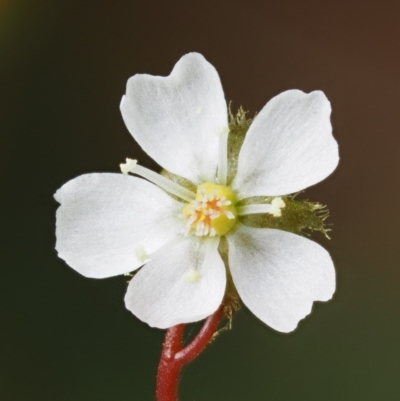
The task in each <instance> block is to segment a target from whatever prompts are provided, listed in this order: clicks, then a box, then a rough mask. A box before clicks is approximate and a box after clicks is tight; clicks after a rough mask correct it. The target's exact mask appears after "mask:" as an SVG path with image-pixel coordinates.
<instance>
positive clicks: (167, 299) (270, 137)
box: [55, 53, 339, 332]
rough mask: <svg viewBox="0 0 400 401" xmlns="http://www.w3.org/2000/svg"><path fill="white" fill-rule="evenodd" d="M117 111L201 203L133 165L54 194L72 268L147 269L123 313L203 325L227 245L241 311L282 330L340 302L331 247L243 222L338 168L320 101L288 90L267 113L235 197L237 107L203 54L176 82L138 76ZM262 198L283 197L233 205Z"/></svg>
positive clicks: (221, 281)
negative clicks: (231, 149) (221, 248)
mask: <svg viewBox="0 0 400 401" xmlns="http://www.w3.org/2000/svg"><path fill="white" fill-rule="evenodd" d="M121 111H122V115H123V118H124V121H125V123H126V125H127V127H128V129H129V131H130V132H131V134H132V136H133V137H134V139H135V140H136V141H137V142H138V143H139V144H140V146H141V147H142V148H143V149H144V150H145V151H146V152H147V153H148V154H149V155H150V156H151V157H152V158H153V159H154V160H155V161H156V162H157V163H158V164H160V165H161V166H162V167H163V168H164V169H166V170H167V171H169V172H171V173H173V174H175V175H178V176H180V177H183V178H185V179H187V180H189V181H191V182H192V183H194V184H195V185H196V186H197V193H194V192H192V191H191V190H189V189H187V188H185V187H183V186H181V185H179V184H177V183H175V182H172V181H170V180H168V179H167V178H165V177H163V176H161V175H159V174H157V173H155V172H152V171H150V170H147V169H146V168H144V167H142V166H139V165H138V164H137V163H136V161H132V160H128V161H127V163H126V164H124V165H121V170H122V171H123V172H124V173H125V175H124V174H87V175H83V176H80V177H78V178H76V179H74V180H72V181H70V182H68V183H67V184H65V185H64V186H63V187H62V188H60V189H59V190H58V191H57V193H56V194H55V198H56V200H57V201H58V202H59V203H60V204H61V206H60V207H59V209H58V211H57V229H56V234H57V245H56V248H57V250H58V253H59V256H60V257H61V258H63V259H64V260H65V261H66V262H67V263H68V264H69V265H70V266H71V267H72V268H73V269H75V270H76V271H78V272H79V273H81V274H83V275H84V276H87V277H95V278H102V277H110V276H115V275H118V274H123V273H127V272H131V271H134V270H136V269H139V268H140V267H141V266H143V265H144V267H143V268H142V269H140V271H138V272H137V274H136V275H135V276H134V278H133V279H132V280H131V282H130V284H129V287H128V291H127V294H126V297H125V303H126V307H127V308H128V309H129V310H130V311H132V313H134V314H135V315H136V316H137V317H138V318H139V319H141V320H143V321H145V322H147V323H148V324H149V325H151V326H155V327H159V328H167V327H171V326H173V325H176V324H178V323H187V322H194V321H197V320H200V319H203V318H205V317H207V316H209V315H211V314H212V313H213V312H214V311H215V310H216V309H217V308H218V306H219V305H220V304H221V301H222V299H223V297H224V293H225V287H226V270H225V269H226V268H225V265H224V263H223V261H222V259H221V256H220V254H219V252H218V244H219V241H220V238H221V236H226V240H227V243H228V246H229V252H228V259H229V269H230V272H231V275H232V278H233V281H234V284H235V286H236V289H237V291H238V293H239V295H240V297H241V299H242V301H243V302H244V304H245V305H247V307H248V308H249V309H250V310H251V311H252V312H253V313H254V314H255V315H256V316H257V317H258V318H260V319H261V320H262V321H263V322H265V323H266V324H268V325H269V326H271V327H272V328H274V329H276V330H279V331H282V332H289V331H292V330H294V329H295V327H296V326H297V324H298V322H299V320H300V319H302V318H304V317H305V316H306V315H307V314H309V313H310V311H311V308H312V303H313V301H317V300H318V301H326V300H328V299H330V298H331V297H332V294H333V292H334V290H335V272H334V267H333V263H332V260H331V258H330V256H329V254H328V253H327V252H326V251H325V250H324V249H323V248H322V247H321V246H319V245H318V244H316V243H315V242H312V241H310V240H308V239H306V238H304V237H302V236H299V235H295V234H292V233H289V232H285V231H281V230H276V229H268V228H253V227H248V226H245V225H243V224H242V223H240V222H239V221H238V216H240V215H245V214H251V213H271V214H273V215H274V216H276V217H275V218H280V217H279V216H280V214H281V209H282V208H283V207H284V206H285V202H284V201H283V200H282V199H281V198H279V197H280V196H283V195H287V194H291V193H294V192H297V191H299V190H302V189H304V188H307V187H309V186H311V185H313V184H316V183H317V182H319V181H321V180H323V179H324V178H326V177H327V176H328V175H329V174H331V172H332V171H333V170H334V169H335V167H336V165H337V163H338V160H339V157H338V148H337V143H336V141H335V140H334V138H333V136H332V128H331V124H330V112H331V108H330V103H329V101H328V100H327V98H326V97H325V95H324V94H323V93H322V92H319V91H316V92H312V93H310V94H305V93H303V92H301V91H298V90H289V91H286V92H283V93H281V94H280V95H278V96H276V97H275V98H273V99H272V100H270V101H269V102H268V103H267V104H266V106H265V107H264V108H263V109H262V110H261V112H260V113H259V114H258V115H257V117H256V118H255V119H254V122H253V123H252V125H251V126H250V129H249V131H248V133H247V135H246V138H245V141H244V143H243V146H242V148H241V150H240V154H239V159H238V170H237V174H236V177H235V178H234V180H233V182H232V183H230V185H229V187H228V186H227V182H226V181H227V166H228V161H227V138H228V131H229V128H228V117H227V105H226V101H225V98H224V93H223V90H222V86H221V83H220V79H219V76H218V74H217V72H216V70H215V69H214V67H213V66H212V65H211V64H209V63H208V62H207V61H206V60H205V59H204V58H203V56H201V55H200V54H196V53H190V54H187V55H185V56H183V57H182V58H181V59H180V60H179V61H178V63H177V64H176V65H175V67H174V69H173V71H172V73H171V75H170V76H168V77H157V76H150V75H135V76H134V77H132V78H131V79H129V81H128V85H127V92H126V96H124V97H123V99H122V102H121ZM128 172H131V173H133V174H136V175H139V176H142V177H144V178H146V179H142V178H138V177H133V176H129V175H126V174H127V173H128ZM155 184H156V185H155ZM169 194H172V195H173V196H170V195H169ZM258 195H263V196H273V197H278V198H275V199H274V201H273V202H272V204H271V205H246V206H242V207H238V208H236V207H235V204H236V202H237V201H239V200H241V199H244V198H249V197H253V196H258ZM177 199H179V200H180V201H179V200H177Z"/></svg>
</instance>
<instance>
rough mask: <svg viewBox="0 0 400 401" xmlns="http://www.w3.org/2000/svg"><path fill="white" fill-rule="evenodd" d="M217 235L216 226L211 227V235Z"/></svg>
mask: <svg viewBox="0 0 400 401" xmlns="http://www.w3.org/2000/svg"><path fill="white" fill-rule="evenodd" d="M216 235H217V232H216V231H215V228H214V227H211V229H210V236H211V237H215V236H216Z"/></svg>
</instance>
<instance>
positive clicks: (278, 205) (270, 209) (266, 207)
mask: <svg viewBox="0 0 400 401" xmlns="http://www.w3.org/2000/svg"><path fill="white" fill-rule="evenodd" d="M285 206H286V204H285V202H284V200H283V199H282V198H281V197H280V196H278V197H276V198H274V199H273V200H272V202H271V203H270V204H262V205H245V206H239V207H237V208H236V211H237V213H238V215H239V216H245V215H246V214H258V213H269V214H272V215H273V216H274V217H280V216H281V215H282V212H281V209H283V208H284V207H285Z"/></svg>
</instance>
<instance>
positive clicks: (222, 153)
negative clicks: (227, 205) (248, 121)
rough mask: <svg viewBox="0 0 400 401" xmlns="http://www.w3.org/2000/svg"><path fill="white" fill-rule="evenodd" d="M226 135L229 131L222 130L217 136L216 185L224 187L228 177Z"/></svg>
mask: <svg viewBox="0 0 400 401" xmlns="http://www.w3.org/2000/svg"><path fill="white" fill-rule="evenodd" d="M228 134H229V129H228V128H226V129H224V130H223V131H222V132H221V133H220V134H219V149H218V183H219V184H220V185H226V179H227V176H228Z"/></svg>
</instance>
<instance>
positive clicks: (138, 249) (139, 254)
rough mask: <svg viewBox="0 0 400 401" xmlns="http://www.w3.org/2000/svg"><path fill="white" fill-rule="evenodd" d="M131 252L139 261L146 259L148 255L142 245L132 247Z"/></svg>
mask: <svg viewBox="0 0 400 401" xmlns="http://www.w3.org/2000/svg"><path fill="white" fill-rule="evenodd" d="M133 253H134V254H135V256H136V259H137V260H138V261H139V262H144V261H145V260H147V259H148V255H147V253H146V251H145V250H144V248H143V246H142V245H137V246H135V248H134V249H133Z"/></svg>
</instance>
